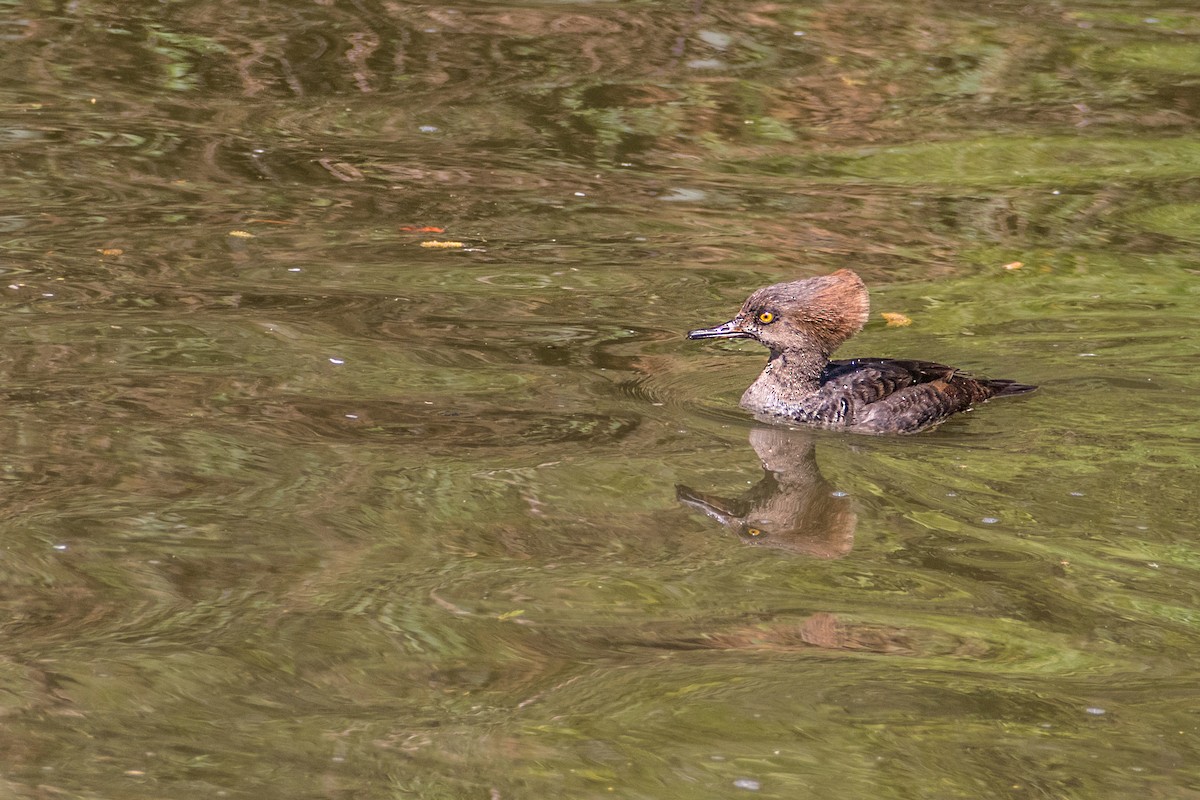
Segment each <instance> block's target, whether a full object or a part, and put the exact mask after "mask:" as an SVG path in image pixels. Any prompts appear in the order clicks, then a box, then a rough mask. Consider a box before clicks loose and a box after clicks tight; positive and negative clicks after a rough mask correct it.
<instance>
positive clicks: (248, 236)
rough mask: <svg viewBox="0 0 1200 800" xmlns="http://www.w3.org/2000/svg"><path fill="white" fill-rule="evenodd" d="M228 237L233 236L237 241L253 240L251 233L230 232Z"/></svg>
mask: <svg viewBox="0 0 1200 800" xmlns="http://www.w3.org/2000/svg"><path fill="white" fill-rule="evenodd" d="M229 235H230V236H233V237H234V238H237V239H253V238H254V234H253V233H251V232H250V231H230V232H229Z"/></svg>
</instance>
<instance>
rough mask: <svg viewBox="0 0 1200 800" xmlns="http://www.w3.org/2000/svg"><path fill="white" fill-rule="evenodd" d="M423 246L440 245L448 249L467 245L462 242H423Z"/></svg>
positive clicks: (439, 246)
mask: <svg viewBox="0 0 1200 800" xmlns="http://www.w3.org/2000/svg"><path fill="white" fill-rule="evenodd" d="M421 247H438V248H442V249H447V250H448V249H452V248H456V247H466V245H465V244H463V243H462V242H421Z"/></svg>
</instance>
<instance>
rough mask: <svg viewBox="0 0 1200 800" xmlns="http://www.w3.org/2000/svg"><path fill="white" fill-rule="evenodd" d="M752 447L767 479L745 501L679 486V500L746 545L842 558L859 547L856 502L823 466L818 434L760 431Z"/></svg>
mask: <svg viewBox="0 0 1200 800" xmlns="http://www.w3.org/2000/svg"><path fill="white" fill-rule="evenodd" d="M750 446H751V447H753V448H754V452H755V453H757V454H758V457H759V459H760V460H761V461H762V468H763V473H764V474H763V477H762V480H760V481H759V482H758V483H756V484H755V485H754V486H753V487H751V488H750V489H749V490H747V491H746V492H745V493H744V494H742V496H741V497H737V498H724V497H718V496H716V495H712V494H704V493H702V492H697V491H695V490H694V489H692V488H690V487H687V486H682V485H679V486H676V487H675V496H676V498H678V499H679V501H680V502H682V503H684V504H685V505H687V506H690V507H691V508H694V509H697V510H698V511H703V512H704V513H705V514H707V515H708V516H710V517H712V518H713V519H715V520H717V521H718V522H720V523H721V524H722V525H724V526H725V527H727V528H729V529H730V530H732V531H734V532H735V533H736V534H737V535H738V536H739V537H740V538H741V539H742V541H744V542H746V543H748V544H753V545H757V546H761V547H774V548H778V549H781V550H790V551H792V552H794V553H801V554H803V555H806V556H811V557H813V558H841V557H842V556H844V555H846V554H847V553H849V552H850V550H851V549H852V548H853V547H854V528H855V526H856V525H857V523H858V518H857V517H856V516H855V515H854V511H853V510H852V509H851V505H850V498H849V497H847V496H846V495H845V494H844V493H842V492H838V491H836V490H835V489H834V487H833V486H832V485H831V484H830V483H829V481H827V480H825V476H824V475H822V474H821V470H820V468H819V467H818V466H817V459H816V456H815V450H816V442H815V436H814V434H812V433H810V432H808V431H796V430H789V429H786V428H774V427H772V428H755V429H754V430H753V431H751V432H750Z"/></svg>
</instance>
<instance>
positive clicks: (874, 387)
mask: <svg viewBox="0 0 1200 800" xmlns="http://www.w3.org/2000/svg"><path fill="white" fill-rule="evenodd" d="M821 386H822V389H826V390H828V389H835V388H836V389H838V390H841V392H842V393H843V396H846V397H847V400H848V401H849V405H850V406H851V407H852V408H853V412H852V413H851V414H850V415H848V416H849V419H847V420H846V423H847V424H846V425H845V427H846V428H848V429H851V430H856V431H860V432H863V433H916V432H917V431H921V430H924V429H926V428H928V427H930V426H933V425H936V424H937V423H939V422H941V421H942V420H944V419H946V418H947V417H949V416H950V415H951V414H955V413H958V412H960V411H965V410H966V409H968V408H970V407H971V406H972V405H973V404H974V403H981V402H983V401H984V400H988V399H990V398H992V397H1004V396H1008V395H1016V394H1024V393H1025V392H1031V391H1033V390H1034V389H1035V388H1037V387H1035V386H1029V385H1026V384H1021V383H1017V382H1015V381H1010V380H991V379H986V378H973V377H971V376H970V375H965V374H963V373H961V372H959V371H958V370H956V369H954V368H953V367H948V366H946V365H945V364H936V363H933V362H931V361H909V360H903V359H892V358H854V359H849V360H845V361H831V362H829V364H828V365H826V367H825V369H824V370H823V371H822V373H821Z"/></svg>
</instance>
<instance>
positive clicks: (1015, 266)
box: [1004, 261, 1025, 269]
mask: <svg viewBox="0 0 1200 800" xmlns="http://www.w3.org/2000/svg"><path fill="white" fill-rule="evenodd" d="M1023 266H1025V263H1024V262H1023V261H1010V262H1008V263H1007V264H1005V265H1004V269H1020V268H1021V267H1023Z"/></svg>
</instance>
